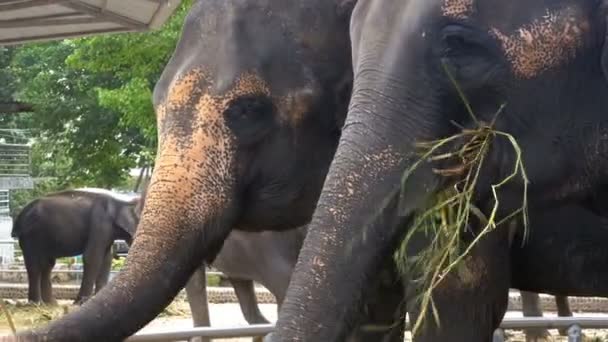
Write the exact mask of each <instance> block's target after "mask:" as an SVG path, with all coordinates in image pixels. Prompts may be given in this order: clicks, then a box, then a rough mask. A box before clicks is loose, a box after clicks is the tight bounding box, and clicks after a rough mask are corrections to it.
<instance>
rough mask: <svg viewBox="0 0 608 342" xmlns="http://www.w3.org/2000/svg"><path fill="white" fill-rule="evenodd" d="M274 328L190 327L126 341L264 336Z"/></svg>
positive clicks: (153, 333) (140, 336)
mask: <svg viewBox="0 0 608 342" xmlns="http://www.w3.org/2000/svg"><path fill="white" fill-rule="evenodd" d="M273 330H274V324H252V325H248V326H244V327H239V328H234V327H232V328H230V327H228V328H210V327H200V328H189V329H182V330H174V331H163V332H149V333H138V334H135V335H133V336H131V337H129V338H127V339H126V340H125V341H126V342H152V341H155V342H156V341H176V340H177V341H179V340H182V341H183V340H188V339H190V338H192V337H196V336H202V337H211V338H235V337H252V336H253V337H255V336H264V335H267V334H268V333H270V332H272V331H273Z"/></svg>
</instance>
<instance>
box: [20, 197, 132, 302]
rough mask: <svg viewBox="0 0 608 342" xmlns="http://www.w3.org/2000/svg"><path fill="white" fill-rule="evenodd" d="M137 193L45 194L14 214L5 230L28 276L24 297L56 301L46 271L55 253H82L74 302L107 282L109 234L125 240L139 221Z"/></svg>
mask: <svg viewBox="0 0 608 342" xmlns="http://www.w3.org/2000/svg"><path fill="white" fill-rule="evenodd" d="M138 203H139V199H138V198H127V197H126V196H121V195H120V194H117V193H114V192H111V191H108V190H104V189H95V188H91V189H87V188H83V189H75V190H66V191H60V192H55V193H51V194H47V195H45V196H43V197H40V198H37V199H35V200H33V201H31V202H30V203H28V204H27V205H26V206H25V207H24V208H23V209H22V210H21V211H20V212H19V214H18V215H17V218H16V220H15V224H14V225H13V230H12V232H11V235H12V237H13V238H18V239H19V246H20V247H21V250H22V251H23V257H24V260H25V267H26V269H27V276H28V283H29V284H28V285H29V286H28V300H29V301H30V302H35V303H39V302H41V301H42V302H44V303H46V304H56V300H55V299H54V297H53V293H52V291H53V289H52V285H51V271H52V269H53V267H54V266H55V260H56V259H57V258H59V257H66V256H76V255H81V254H82V255H83V276H82V284H81V286H80V290H79V292H78V295H77V297H76V300H75V303H77V304H81V303H83V302H84V301H86V300H87V299H88V298H89V297H90V296H92V295H93V287H95V293H97V292H99V291H100V290H101V288H103V287H104V286H105V285H106V283H107V282H108V277H109V274H110V267H111V265H112V257H113V255H112V252H111V247H112V243H113V242H114V240H118V239H123V240H125V241H126V242H127V243H129V244H130V243H131V241H132V238H133V235H134V234H135V231H136V228H137V222H138V221H139V214H138V212H139V210H140V209H138V208H137V205H138Z"/></svg>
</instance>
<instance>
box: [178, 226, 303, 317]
mask: <svg viewBox="0 0 608 342" xmlns="http://www.w3.org/2000/svg"><path fill="white" fill-rule="evenodd" d="M305 236H306V227H300V228H297V229H292V230H288V231H285V232H272V231H266V232H259V233H251V232H243V231H233V232H232V233H230V235H229V236H228V238H227V239H226V241H225V242H224V246H223V247H222V249H221V250H220V253H219V254H218V255H217V257H216V258H215V260H214V261H213V264H212V265H211V266H212V267H213V268H215V269H217V270H218V271H221V272H222V273H224V275H226V276H227V277H228V280H229V281H230V283H231V284H232V286H233V288H234V291H235V293H236V296H237V298H238V301H239V305H240V307H241V311H242V313H243V316H244V317H245V320H247V322H248V323H249V324H264V323H269V322H268V320H267V319H266V318H265V317H264V315H262V313H261V312H260V309H259V307H258V303H257V298H256V294H255V288H254V281H256V282H258V283H260V284H262V285H264V286H265V287H266V288H267V289H268V290H269V291H270V292H271V293H272V294H273V295H274V297H275V298H276V301H277V306H278V308H280V306H281V304H282V303H283V299H284V297H285V291H286V290H287V286H288V285H289V279H290V277H291V272H292V271H293V268H294V266H295V264H296V261H297V260H298V253H299V251H300V248H301V247H302V243H303V242H304V237H305ZM186 293H187V295H188V302H189V303H190V309H191V311H192V316H193V320H194V325H195V326H209V325H210V321H209V309H208V306H207V299H206V296H205V294H206V276H205V267H201V268H200V269H199V270H198V271H197V272H195V274H194V275H193V276H192V277H191V278H190V280H189V281H188V284H187V285H186Z"/></svg>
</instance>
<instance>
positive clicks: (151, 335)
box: [0, 239, 608, 342]
mask: <svg viewBox="0 0 608 342" xmlns="http://www.w3.org/2000/svg"><path fill="white" fill-rule="evenodd" d="M15 242H16V240H12V239H11V240H0V244H6V243H15ZM60 272H68V273H72V272H73V273H82V270H61V271H60ZM207 274H217V275H222V273H221V272H214V271H207ZM529 328H540V329H562V328H567V329H568V342H582V341H583V337H582V336H583V334H582V329H583V328H586V329H607V328H608V319H606V318H603V317H521V318H512V317H511V318H505V319H504V320H503V321H502V323H501V324H500V328H499V329H497V330H496V332H495V333H494V338H493V342H504V341H505V336H504V330H513V329H516V330H523V329H529ZM273 330H274V324H255V325H249V326H245V327H224V328H214V327H196V328H188V329H179V330H170V329H167V330H164V331H160V332H140V333H137V334H135V335H133V336H131V337H129V338H127V339H126V340H125V341H127V342H153V341H195V339H197V338H198V337H207V338H238V337H257V336H264V335H267V334H269V333H271V332H272V331H273Z"/></svg>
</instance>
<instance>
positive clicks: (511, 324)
mask: <svg viewBox="0 0 608 342" xmlns="http://www.w3.org/2000/svg"><path fill="white" fill-rule="evenodd" d="M408 323H409V322H408ZM274 328H275V326H274V324H253V325H249V326H246V327H231V328H229V327H223V328H213V327H196V328H188V329H167V330H163V331H158V332H140V333H137V334H135V335H133V336H131V337H129V338H127V339H126V340H125V341H127V342H153V341H185V340H190V339H194V338H196V337H207V338H237V337H257V336H264V335H267V334H269V333H271V332H273V331H274ZM529 328H541V329H562V328H567V329H568V342H582V341H583V339H582V336H583V334H582V329H584V328H586V329H606V328H608V319H606V318H601V317H523V318H505V319H504V320H503V321H502V323H501V324H500V329H497V330H496V332H495V333H494V339H493V342H503V341H505V338H504V332H503V331H504V330H523V329H529ZM408 329H409V327H408Z"/></svg>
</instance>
